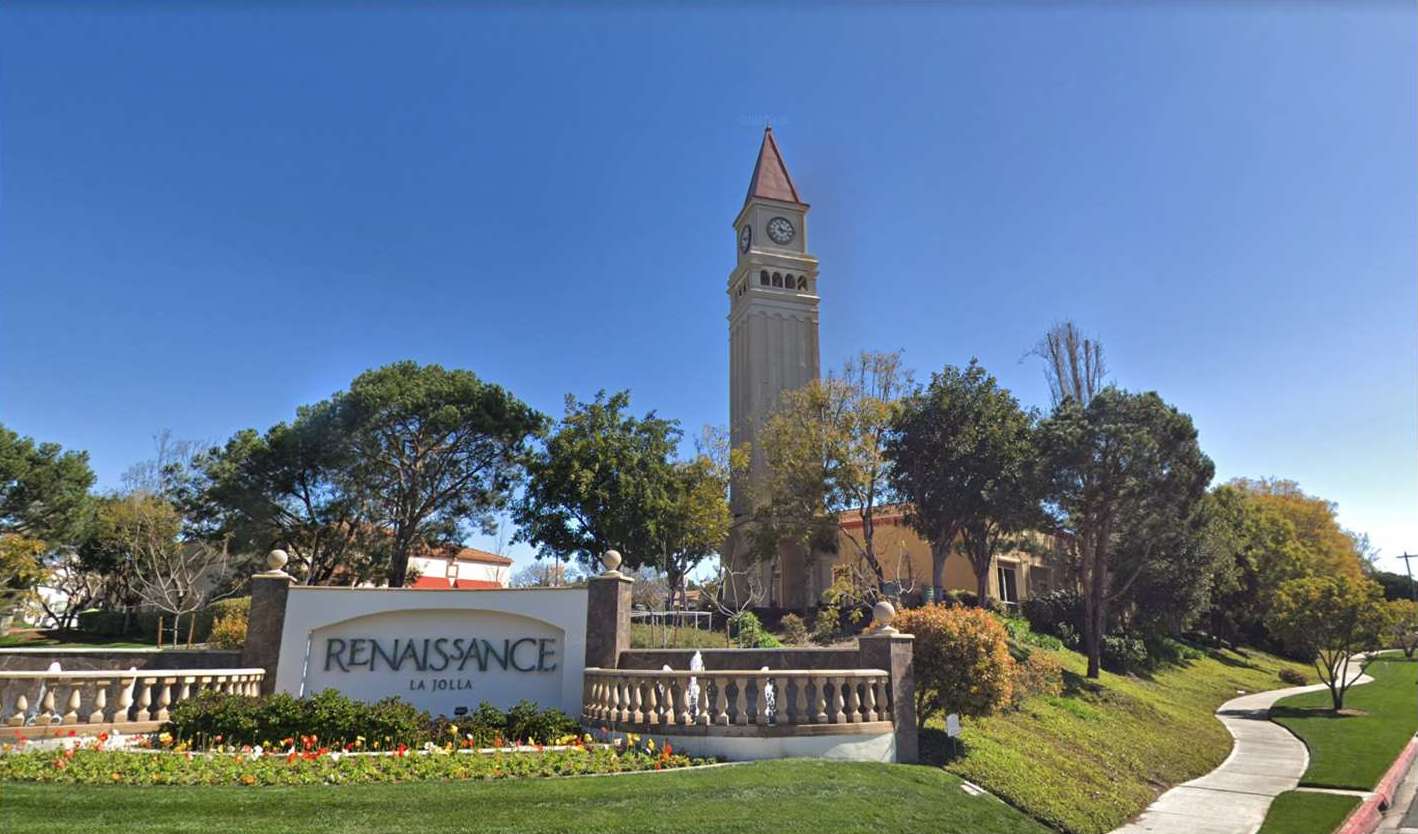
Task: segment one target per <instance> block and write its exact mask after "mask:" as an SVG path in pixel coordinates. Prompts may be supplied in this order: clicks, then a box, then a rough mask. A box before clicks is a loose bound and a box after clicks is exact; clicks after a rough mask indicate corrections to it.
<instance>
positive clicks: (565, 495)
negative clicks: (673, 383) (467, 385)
mask: <svg viewBox="0 0 1418 834" xmlns="http://www.w3.org/2000/svg"><path fill="white" fill-rule="evenodd" d="M629 407H630V393H629V392H627V391H621V392H618V393H616V394H612V395H610V396H607V395H606V392H604V391H600V392H598V393H597V394H596V398H595V400H593V401H592V402H589V403H585V402H578V401H576V399H575V398H573V397H571V396H569V395H568V396H567V398H566V413H565V416H563V417H562V419H561V423H560V424H559V425H558V426H557V428H556V430H555V431H554V432H553V433H552V434H551V436H550V437H548V438H547V439H546V441H545V442H544V443H543V444H542V446H541V448H539V449H537V450H536V451H534V452H533V453H531V454H530V455H528V456H527V458H526V469H527V484H526V488H525V489H524V490H523V492H522V495H521V497H520V498H519V499H518V500H517V502H516V503H515V505H514V506H513V510H512V518H513V520H514V521H515V523H516V524H517V528H518V530H517V537H516V538H515V539H514V541H523V542H527V543H529V544H531V545H532V546H533V547H536V548H537V549H538V554H537V555H538V558H543V557H550V558H554V559H558V560H560V561H563V562H565V561H569V560H570V559H573V558H575V559H578V560H579V561H580V563H581V564H582V566H583V567H585V568H586V569H587V570H590V571H594V570H595V565H596V564H597V560H598V559H599V558H600V555H601V554H602V553H604V552H605V551H607V550H618V551H620V553H621V555H622V556H623V557H624V559H625V566H626V568H627V569H633V568H637V567H640V566H642V565H645V564H654V563H655V561H656V560H657V559H658V558H659V557H660V555H661V554H662V552H663V548H664V546H665V543H664V542H663V541H662V540H661V537H660V531H659V529H658V524H659V521H660V515H661V512H662V511H663V509H664V508H665V507H666V506H668V505H669V504H670V503H671V483H672V480H673V478H672V474H673V472H672V470H673V467H672V465H671V456H672V455H673V454H674V450H675V446H676V445H677V444H678V442H679V438H680V430H679V426H678V424H677V423H676V422H675V421H673V420H665V419H662V418H660V417H657V416H655V413H654V412H653V411H652V412H649V413H647V414H646V415H645V416H644V417H643V418H636V417H633V416H630V415H627V414H626V413H625V412H626V411H627V410H628V409H629Z"/></svg>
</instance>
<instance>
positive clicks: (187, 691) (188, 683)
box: [177, 675, 245, 701]
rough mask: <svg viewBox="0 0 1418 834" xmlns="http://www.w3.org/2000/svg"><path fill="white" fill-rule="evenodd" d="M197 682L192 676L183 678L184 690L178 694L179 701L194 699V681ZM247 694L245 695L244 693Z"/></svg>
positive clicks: (180, 690)
mask: <svg viewBox="0 0 1418 834" xmlns="http://www.w3.org/2000/svg"><path fill="white" fill-rule="evenodd" d="M194 680H196V678H194V677H193V676H192V675H183V676H182V688H181V689H179V690H178V692H177V700H178V701H185V700H187V699H188V698H191V697H192V681H194ZM243 694H245V693H243Z"/></svg>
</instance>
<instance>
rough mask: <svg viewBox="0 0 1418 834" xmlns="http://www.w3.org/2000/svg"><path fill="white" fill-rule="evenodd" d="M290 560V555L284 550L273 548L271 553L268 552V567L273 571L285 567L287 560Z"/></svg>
mask: <svg viewBox="0 0 1418 834" xmlns="http://www.w3.org/2000/svg"><path fill="white" fill-rule="evenodd" d="M289 561H290V557H289V556H287V555H286V552H285V551H284V550H272V551H271V552H270V553H267V554H266V569H267V570H271V571H278V570H280V569H281V568H284V567H285V566H286V562H289Z"/></svg>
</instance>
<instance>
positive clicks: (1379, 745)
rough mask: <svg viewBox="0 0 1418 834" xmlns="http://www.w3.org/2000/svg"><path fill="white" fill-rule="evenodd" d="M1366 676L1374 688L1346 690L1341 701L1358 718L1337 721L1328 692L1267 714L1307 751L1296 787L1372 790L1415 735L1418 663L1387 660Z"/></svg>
mask: <svg viewBox="0 0 1418 834" xmlns="http://www.w3.org/2000/svg"><path fill="white" fill-rule="evenodd" d="M1365 671H1366V672H1368V673H1369V674H1370V675H1372V676H1373V677H1374V681H1373V683H1368V684H1362V685H1360V686H1355V687H1353V688H1351V689H1350V690H1349V692H1348V693H1347V694H1346V695H1345V698H1344V707H1345V712H1346V713H1347V712H1349V711H1350V710H1355V711H1357V712H1359V713H1361V714H1355V715H1336V714H1335V713H1334V712H1333V711H1332V710H1331V709H1330V707H1331V705H1332V701H1331V700H1330V697H1329V692H1328V690H1325V691H1321V692H1307V693H1305V694H1303V695H1292V696H1290V697H1289V698H1284V699H1282V700H1280V701H1279V702H1278V703H1276V705H1275V707H1274V708H1273V709H1271V711H1270V717H1271V720H1273V721H1277V722H1279V723H1280V724H1282V725H1284V726H1285V728H1286V729H1288V730H1289V731H1290V732H1292V733H1294V734H1295V735H1297V736H1299V737H1300V739H1301V740H1302V741H1304V742H1305V745H1306V746H1307V747H1309V748H1310V767H1309V769H1308V770H1306V771H1305V775H1304V776H1302V777H1301V778H1300V784H1302V785H1308V786H1312V787H1322V788H1353V789H1355V790H1371V789H1372V788H1373V787H1374V786H1375V785H1377V784H1378V781H1379V779H1381V778H1382V777H1383V775H1384V772H1385V771H1387V770H1388V768H1389V765H1391V764H1392V763H1393V760H1394V759H1396V758H1398V754H1399V753H1401V752H1403V747H1404V745H1406V744H1408V741H1409V739H1410V738H1412V737H1413V733H1414V731H1415V730H1418V708H1415V705H1414V691H1415V687H1414V684H1415V683H1418V660H1407V659H1405V658H1404V657H1402V656H1401V655H1400V656H1389V655H1386V656H1384V657H1381V658H1378V659H1376V660H1374V661H1372V662H1371V663H1370V664H1369V665H1368V667H1366V669H1365Z"/></svg>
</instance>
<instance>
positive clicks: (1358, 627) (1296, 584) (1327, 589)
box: [1267, 576, 1385, 712]
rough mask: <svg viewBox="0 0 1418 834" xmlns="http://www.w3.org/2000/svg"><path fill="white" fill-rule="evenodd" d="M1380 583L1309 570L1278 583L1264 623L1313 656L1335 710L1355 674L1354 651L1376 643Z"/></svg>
mask: <svg viewBox="0 0 1418 834" xmlns="http://www.w3.org/2000/svg"><path fill="white" fill-rule="evenodd" d="M1382 597H1383V593H1382V591H1381V590H1380V589H1379V587H1378V585H1377V584H1376V583H1374V582H1372V581H1370V580H1368V579H1363V578H1359V579H1355V578H1353V577H1350V576H1311V577H1307V578H1304V579H1292V580H1290V581H1289V582H1286V583H1285V584H1283V585H1281V586H1280V590H1279V591H1278V592H1277V594H1276V599H1275V604H1274V605H1273V606H1272V607H1271V610H1270V613H1269V616H1268V618H1267V625H1268V626H1269V628H1270V631H1271V633H1272V634H1274V635H1275V636H1276V637H1277V638H1278V639H1279V640H1280V641H1281V642H1282V643H1283V644H1284V645H1285V646H1287V647H1288V648H1289V649H1290V650H1292V651H1295V652H1302V653H1304V654H1306V655H1308V656H1310V657H1311V658H1313V660H1314V665H1315V671H1316V672H1318V673H1319V678H1320V681H1321V682H1323V683H1324V685H1325V686H1327V687H1328V688H1329V694H1330V700H1331V701H1332V702H1333V704H1334V710H1335V712H1338V711H1339V710H1342V709H1344V694H1345V693H1346V692H1348V691H1349V687H1350V686H1351V685H1353V683H1354V680H1355V679H1356V678H1357V677H1358V676H1357V675H1351V674H1350V662H1351V660H1352V659H1353V656H1354V655H1355V654H1357V653H1359V652H1362V651H1364V650H1366V649H1371V648H1374V647H1375V646H1377V644H1378V641H1379V636H1380V632H1381V631H1382V629H1383V626H1384V614H1385V611H1384V608H1383V605H1382V604H1381V600H1382Z"/></svg>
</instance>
